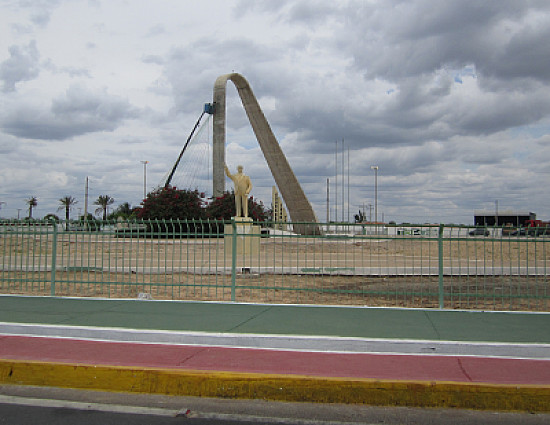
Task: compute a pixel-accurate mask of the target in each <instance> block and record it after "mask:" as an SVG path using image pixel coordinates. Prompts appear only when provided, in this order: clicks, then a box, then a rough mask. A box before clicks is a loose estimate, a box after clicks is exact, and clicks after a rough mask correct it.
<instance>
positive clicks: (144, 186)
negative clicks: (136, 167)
mask: <svg viewBox="0 0 550 425" xmlns="http://www.w3.org/2000/svg"><path fill="white" fill-rule="evenodd" d="M141 163H142V164H143V199H145V198H146V197H147V164H149V161H141Z"/></svg>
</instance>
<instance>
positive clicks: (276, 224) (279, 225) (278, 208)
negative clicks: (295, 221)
mask: <svg viewBox="0 0 550 425" xmlns="http://www.w3.org/2000/svg"><path fill="white" fill-rule="evenodd" d="M271 205H272V206H273V217H272V219H273V228H274V229H277V230H287V225H286V223H287V221H288V217H287V214H286V209H285V206H284V204H283V200H282V199H281V197H280V196H279V192H278V191H277V187H275V186H273V187H272V189H271Z"/></svg>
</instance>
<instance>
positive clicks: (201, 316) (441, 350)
mask: <svg viewBox="0 0 550 425" xmlns="http://www.w3.org/2000/svg"><path fill="white" fill-rule="evenodd" d="M0 322H2V323H0V359H3V360H0V382H2V383H13V384H16V383H18V384H21V383H22V384H32V385H49V386H64V387H75V388H92V389H100V390H113V391H138V392H156V393H164V394H173V395H203V396H220V397H241V398H266V399H276V400H287V401H296V400H302V401H319V402H346V403H366V404H391V405H407V406H434V407H466V408H483V409H499V410H503V409H506V410H509V409H512V410H531V411H550V407H549V406H550V314H545V313H501V312H470V311H440V310H411V309H387V308H357V307H356V308H353V307H326V306H296V305H259V304H232V303H201V302H174V301H169V302H164V301H137V300H120V299H116V300H104V299H101V300H99V299H69V298H49V297H19V296H0Z"/></svg>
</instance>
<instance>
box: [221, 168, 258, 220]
mask: <svg viewBox="0 0 550 425" xmlns="http://www.w3.org/2000/svg"><path fill="white" fill-rule="evenodd" d="M223 168H224V169H225V174H226V175H227V177H229V178H230V179H231V180H233V185H234V186H235V209H236V210H237V215H236V216H237V217H241V216H242V217H248V194H249V193H250V191H251V190H252V183H251V182H250V177H248V176H247V175H246V174H243V166H242V165H239V166H237V173H236V174H231V173H230V172H229V168H227V165H226V164H224V165H223Z"/></svg>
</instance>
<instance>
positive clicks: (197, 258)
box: [0, 234, 550, 311]
mask: <svg viewBox="0 0 550 425" xmlns="http://www.w3.org/2000/svg"><path fill="white" fill-rule="evenodd" d="M547 242H548V240H546V239H529V238H522V239H518V238H515V239H512V238H510V239H502V240H492V239H487V238H478V239H474V238H462V239H453V240H446V241H444V242H443V244H442V245H441V251H442V257H441V263H440V257H439V249H440V247H439V245H438V241H437V239H423V238H412V237H409V238H377V239H374V238H370V239H359V240H353V239H343V240H327V239H325V238H310V239H303V238H291V237H288V238H269V239H262V240H261V244H260V249H259V251H258V252H257V253H254V254H252V255H242V254H238V255H236V258H235V260H236V269H235V276H234V282H235V283H234V285H233V278H232V275H231V265H232V258H231V256H230V255H227V253H226V250H225V247H224V241H223V239H204V240H202V239H180V240H166V239H156V240H155V239H122V238H114V237H112V235H103V234H97V235H89V234H81V235H75V234H66V235H61V236H60V237H59V238H58V240H57V244H56V246H55V249H54V246H53V242H52V240H51V239H50V238H46V237H42V236H41V235H33V236H27V237H17V238H13V239H12V240H10V241H9V243H7V242H6V240H4V241H3V243H0V257H2V258H3V263H2V266H1V269H0V292H1V293H11V294H15V293H18V294H36V295H38V294H41V295H50V294H51V293H52V287H51V283H52V280H53V281H54V290H53V293H54V294H55V295H59V296H88V297H89V296H101V297H116V298H118V297H125V298H126V297H128V298H135V297H137V296H138V294H140V293H147V294H150V295H151V296H152V297H153V298H155V299H185V300H225V301H230V300H233V299H234V300H235V301H243V302H266V303H270V302H275V303H314V304H342V305H343V304H345V305H369V306H399V307H434V308H437V307H438V306H439V288H440V284H442V285H443V295H444V297H443V298H444V306H445V307H446V308H469V309H498V310H502V309H504V310H538V311H550V290H549V286H550V282H549V280H548V273H547V270H548V268H550V252H549V250H548V248H547V246H548V245H547ZM54 254H55V255H54ZM52 265H55V276H54V278H52ZM440 266H441V267H442V270H443V271H444V275H443V279H442V281H441V282H440V279H439V276H438V272H439V270H440Z"/></svg>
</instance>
